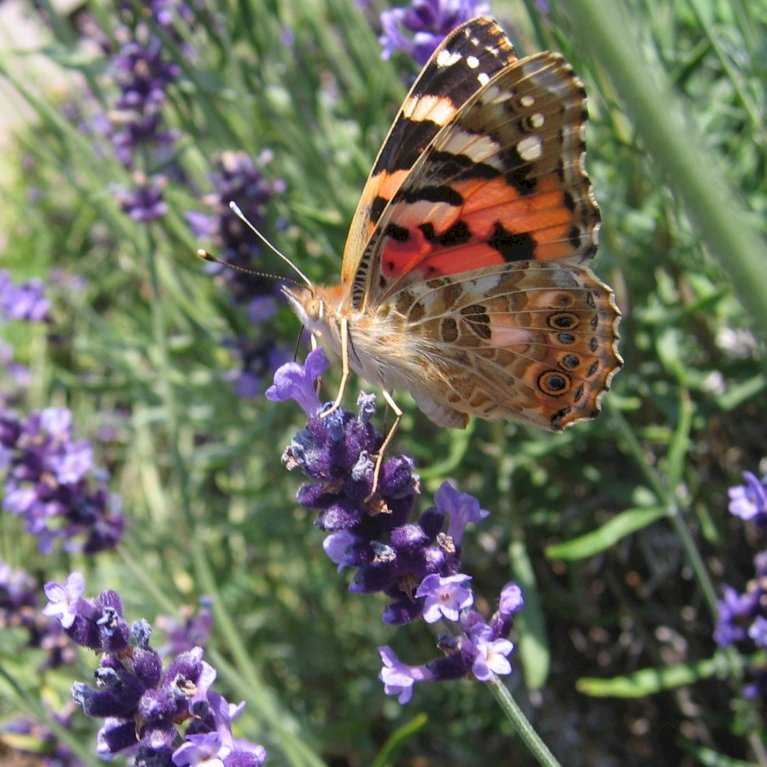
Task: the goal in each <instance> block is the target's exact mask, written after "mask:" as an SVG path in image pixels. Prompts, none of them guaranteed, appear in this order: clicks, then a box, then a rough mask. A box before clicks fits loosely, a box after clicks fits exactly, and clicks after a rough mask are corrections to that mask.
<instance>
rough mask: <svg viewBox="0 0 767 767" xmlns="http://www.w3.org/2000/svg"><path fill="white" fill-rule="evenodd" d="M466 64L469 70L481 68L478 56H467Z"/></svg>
mask: <svg viewBox="0 0 767 767" xmlns="http://www.w3.org/2000/svg"><path fill="white" fill-rule="evenodd" d="M466 63H467V64H468V66H469V69H476V68H477V67H478V66H479V59H478V58H477V57H476V56H467V57H466Z"/></svg>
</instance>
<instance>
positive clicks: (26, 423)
mask: <svg viewBox="0 0 767 767" xmlns="http://www.w3.org/2000/svg"><path fill="white" fill-rule="evenodd" d="M0 475H4V488H5V498H4V501H3V508H5V509H6V510H8V511H10V512H12V513H14V514H16V515H18V516H20V517H22V518H23V519H24V520H25V530H26V531H27V532H29V533H32V534H33V535H35V536H37V538H38V547H39V548H40V550H41V551H43V552H45V553H50V552H51V551H52V549H53V543H54V541H56V540H60V541H62V542H63V544H64V547H65V548H66V549H67V550H68V551H83V552H85V553H89V554H93V553H96V552H98V551H103V550H104V549H112V548H114V547H115V546H117V544H118V543H119V541H120V539H121V537H122V533H123V527H124V522H125V521H124V517H123V515H122V511H121V510H120V500H119V497H118V496H116V495H111V494H110V493H109V492H108V491H107V488H106V484H105V480H104V477H103V475H102V474H101V473H100V472H98V471H96V470H95V468H94V466H93V455H92V449H91V445H90V443H89V442H87V441H85V440H82V441H79V442H75V441H74V440H73V439H72V416H71V413H70V412H69V410H67V409H65V408H46V409H45V410H42V411H34V412H32V413H30V415H29V416H28V417H27V419H26V420H22V419H21V418H19V416H18V415H17V414H16V413H14V412H13V411H11V410H7V409H2V408H0Z"/></svg>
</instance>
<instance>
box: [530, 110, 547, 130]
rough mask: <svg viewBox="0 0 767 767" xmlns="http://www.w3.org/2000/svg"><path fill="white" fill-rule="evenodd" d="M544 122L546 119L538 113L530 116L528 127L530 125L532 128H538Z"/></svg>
mask: <svg viewBox="0 0 767 767" xmlns="http://www.w3.org/2000/svg"><path fill="white" fill-rule="evenodd" d="M545 122H546V118H545V117H544V116H543V115H542V114H541V113H540V112H536V113H535V114H532V115H530V125H532V126H533V128H540V127H541V126H542V125H543V123H545Z"/></svg>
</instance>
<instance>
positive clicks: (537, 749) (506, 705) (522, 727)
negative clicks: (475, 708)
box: [489, 677, 560, 767]
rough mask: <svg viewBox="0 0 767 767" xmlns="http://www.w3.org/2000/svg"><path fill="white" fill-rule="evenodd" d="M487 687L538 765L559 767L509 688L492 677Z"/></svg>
mask: <svg viewBox="0 0 767 767" xmlns="http://www.w3.org/2000/svg"><path fill="white" fill-rule="evenodd" d="M489 686H490V691H491V692H492V693H493V696H494V697H495V699H496V700H497V701H498V704H499V705H500V707H501V709H502V710H503V712H504V713H505V714H506V718H507V719H508V720H509V721H510V722H511V724H512V725H513V726H514V729H515V730H516V731H517V734H518V735H519V737H520V738H522V740H523V741H524V744H525V745H526V746H527V748H528V750H529V751H530V753H531V754H532V755H533V756H534V757H535V758H536V759H537V760H538V764H540V765H542V767H560V764H559V762H558V761H557V758H556V757H555V756H554V754H552V753H551V751H549V748H548V746H547V745H546V744H545V743H544V742H543V740H541V736H540V735H538V733H537V732H536V731H535V730H534V729H533V725H532V724H530V720H529V719H528V718H527V717H526V716H525V715H524V713H523V712H522V709H521V708H520V707H519V704H518V703H517V701H516V700H514V696H513V695H512V694H511V692H510V691H509V688H508V687H506V685H505V684H504V683H503V682H502V681H501V680H500V679H499V678H498V677H494V678H493V680H492V681H491V682H490V684H489Z"/></svg>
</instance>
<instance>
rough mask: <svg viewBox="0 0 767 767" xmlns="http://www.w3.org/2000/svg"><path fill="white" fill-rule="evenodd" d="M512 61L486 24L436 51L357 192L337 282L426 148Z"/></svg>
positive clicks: (499, 33)
mask: <svg viewBox="0 0 767 767" xmlns="http://www.w3.org/2000/svg"><path fill="white" fill-rule="evenodd" d="M513 61H516V55H515V53H514V47H513V45H512V44H511V42H510V40H509V39H508V37H507V36H506V34H505V33H504V32H503V30H502V29H501V28H500V27H499V26H498V25H497V24H496V23H495V22H494V21H493V20H492V19H489V18H476V19H473V20H471V21H469V22H467V23H466V24H464V25H463V26H461V27H458V28H457V29H456V30H455V31H454V32H452V33H451V34H450V35H449V36H448V37H447V38H445V40H444V41H443V42H442V44H441V45H440V46H439V47H438V48H437V49H436V50H435V52H434V54H433V55H432V57H431V58H430V59H429V61H428V62H427V63H426V65H425V66H424V68H423V69H422V70H421V73H420V75H419V76H418V79H417V80H416V81H415V83H414V84H413V87H412V88H411V90H410V93H408V95H407V97H406V98H405V101H404V102H403V104H402V108H401V109H400V111H399V114H398V115H397V117H396V118H395V120H394V123H393V124H392V127H391V129H390V130H389V134H388V136H387V137H386V140H385V141H384V144H383V146H382V148H381V151H380V152H379V154H378V157H377V159H376V161H375V164H374V165H373V169H372V171H371V173H370V176H369V178H368V181H367V183H366V185H365V188H364V190H363V192H362V197H361V198H360V202H359V204H358V206H357V210H356V212H355V214H354V218H353V219H352V224H351V227H350V230H349V236H348V238H347V241H346V247H345V249H344V258H343V264H342V267H341V281H342V282H347V281H350V280H351V279H352V277H354V275H355V273H356V272H357V271H358V266H359V262H360V258H361V255H362V253H363V250H364V248H365V245H366V243H367V242H368V240H369V239H370V237H371V235H372V234H373V231H374V230H375V226H376V224H377V223H378V219H379V218H380V216H381V213H382V212H383V211H384V209H385V208H386V205H387V204H388V203H389V201H390V200H391V199H392V198H393V197H394V195H395V194H396V192H397V190H398V189H399V187H400V186H401V184H402V183H403V181H404V180H405V179H406V178H407V176H408V173H409V172H410V169H411V168H412V166H413V165H414V164H415V162H416V160H417V159H418V158H419V157H420V155H421V154H422V153H423V151H424V150H425V149H426V147H427V146H429V144H430V143H431V141H432V140H433V138H434V137H435V136H436V135H437V133H438V132H439V131H440V130H441V129H442V128H443V127H444V126H445V125H447V124H448V123H450V121H451V120H452V119H453V118H454V116H455V115H456V113H457V112H458V111H459V109H460V108H461V106H462V105H463V104H464V103H465V102H466V101H467V100H468V99H469V98H471V96H473V95H474V94H475V93H476V92H477V91H478V90H479V89H480V88H481V87H482V86H483V85H484V84H485V83H487V82H488V81H489V80H490V79H491V78H492V77H493V76H494V75H495V74H496V73H498V72H500V71H502V70H503V69H504V68H506V67H507V66H508V65H509V64H510V63H512V62H513Z"/></svg>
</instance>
